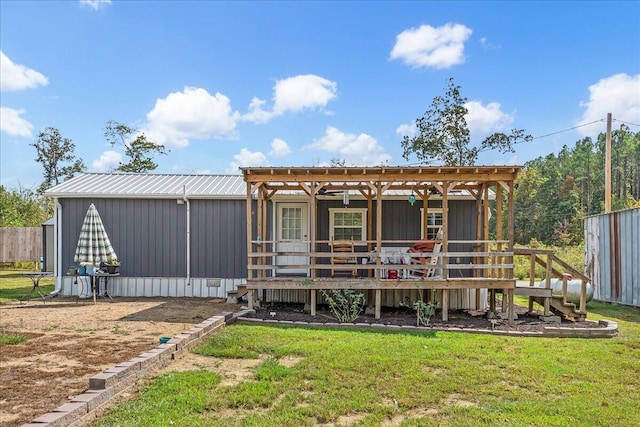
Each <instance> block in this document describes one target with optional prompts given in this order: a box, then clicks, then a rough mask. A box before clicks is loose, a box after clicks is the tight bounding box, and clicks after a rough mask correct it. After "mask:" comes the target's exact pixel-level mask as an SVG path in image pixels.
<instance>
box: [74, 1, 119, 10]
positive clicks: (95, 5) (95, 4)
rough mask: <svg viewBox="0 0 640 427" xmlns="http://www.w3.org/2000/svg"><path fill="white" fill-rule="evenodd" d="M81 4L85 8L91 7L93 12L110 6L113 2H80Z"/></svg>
mask: <svg viewBox="0 0 640 427" xmlns="http://www.w3.org/2000/svg"><path fill="white" fill-rule="evenodd" d="M80 4H82V5H84V6H89V7H90V8H92V9H93V10H98V9H100V8H101V7H102V6H107V5H110V4H111V0H80Z"/></svg>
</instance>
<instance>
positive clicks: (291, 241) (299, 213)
mask: <svg viewBox="0 0 640 427" xmlns="http://www.w3.org/2000/svg"><path fill="white" fill-rule="evenodd" d="M276 206H277V209H276V240H277V241H278V243H277V248H276V250H277V251H278V252H288V253H289V254H288V255H282V256H278V257H277V259H276V264H277V265H307V264H309V257H308V256H306V255H291V254H290V253H292V252H293V253H295V252H301V253H306V252H309V209H308V205H307V204H306V203H278V204H277V205H276ZM276 274H296V275H298V274H303V275H307V276H308V275H309V270H308V269H307V268H280V269H278V270H276Z"/></svg>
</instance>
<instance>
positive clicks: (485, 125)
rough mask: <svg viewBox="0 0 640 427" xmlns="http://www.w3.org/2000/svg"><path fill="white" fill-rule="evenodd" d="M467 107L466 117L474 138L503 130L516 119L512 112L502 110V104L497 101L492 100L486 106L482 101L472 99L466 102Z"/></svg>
mask: <svg viewBox="0 0 640 427" xmlns="http://www.w3.org/2000/svg"><path fill="white" fill-rule="evenodd" d="M465 107H467V110H468V113H467V115H466V117H465V119H466V120H467V125H468V126H469V132H470V133H471V137H472V138H478V137H480V136H483V135H486V134H489V133H493V132H499V131H503V130H505V129H506V128H508V127H509V126H510V125H511V124H512V123H513V120H514V117H513V115H512V114H507V113H505V112H504V111H501V110H500V104H498V103H497V102H490V103H489V104H487V105H486V106H485V105H482V103H481V102H480V101H470V102H467V103H466V104H465Z"/></svg>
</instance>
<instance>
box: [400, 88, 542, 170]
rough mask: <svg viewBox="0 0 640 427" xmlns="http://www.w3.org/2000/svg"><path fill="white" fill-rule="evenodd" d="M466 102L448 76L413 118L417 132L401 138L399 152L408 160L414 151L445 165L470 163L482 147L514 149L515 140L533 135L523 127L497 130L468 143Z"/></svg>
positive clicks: (418, 154) (501, 149) (527, 139)
mask: <svg viewBox="0 0 640 427" xmlns="http://www.w3.org/2000/svg"><path fill="white" fill-rule="evenodd" d="M466 102H467V98H465V97H464V96H462V95H461V93H460V86H457V85H456V84H455V83H454V81H453V78H450V79H449V81H448V88H447V89H446V92H445V95H444V96H436V97H435V98H433V101H432V103H431V107H430V108H429V109H428V110H427V111H426V112H425V113H424V116H423V117H420V118H418V119H416V127H417V128H418V130H419V135H417V136H415V137H413V138H409V136H406V135H405V137H404V138H403V139H402V142H401V144H402V150H403V152H402V156H403V157H404V158H405V159H407V160H409V158H410V157H411V155H412V154H414V155H415V156H416V157H417V158H418V160H419V161H420V162H423V163H425V164H430V163H432V162H434V161H440V162H442V163H443V164H444V165H447V166H471V165H474V164H475V162H476V160H477V159H478V154H479V153H480V152H481V151H485V150H498V151H500V152H501V153H507V152H513V151H514V149H513V145H514V144H515V143H517V142H525V141H530V140H531V139H532V137H531V135H525V131H524V130H523V129H513V130H512V131H511V134H510V135H507V134H505V133H502V132H496V133H494V134H493V135H490V136H488V137H487V138H485V139H484V141H482V143H481V144H480V146H471V145H470V144H471V137H470V133H469V127H468V126H467V120H466V119H465V116H466V115H467V113H468V112H469V111H468V110H467V107H466V106H465V104H466Z"/></svg>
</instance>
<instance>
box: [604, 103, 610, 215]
mask: <svg viewBox="0 0 640 427" xmlns="http://www.w3.org/2000/svg"><path fill="white" fill-rule="evenodd" d="M609 212H611V113H607V142H606V149H605V157H604V213H609Z"/></svg>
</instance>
